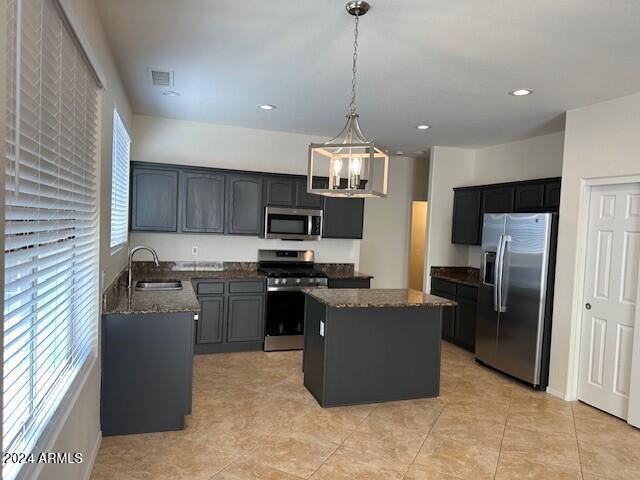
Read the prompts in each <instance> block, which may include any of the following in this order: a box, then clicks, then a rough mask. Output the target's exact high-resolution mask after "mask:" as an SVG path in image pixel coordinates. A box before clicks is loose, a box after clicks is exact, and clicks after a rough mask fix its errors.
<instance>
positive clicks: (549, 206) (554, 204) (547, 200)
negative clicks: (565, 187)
mask: <svg viewBox="0 0 640 480" xmlns="http://www.w3.org/2000/svg"><path fill="white" fill-rule="evenodd" d="M544 208H545V209H546V210H558V209H559V208H560V180H557V181H554V182H547V183H546V184H545V185H544Z"/></svg>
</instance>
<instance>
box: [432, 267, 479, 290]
mask: <svg viewBox="0 0 640 480" xmlns="http://www.w3.org/2000/svg"><path fill="white" fill-rule="evenodd" d="M431 278H439V279H441V280H446V281H448V282H453V283H459V284H462V285H467V286H470V287H477V286H478V285H479V283H480V269H478V268H473V267H431Z"/></svg>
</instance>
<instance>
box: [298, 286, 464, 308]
mask: <svg viewBox="0 0 640 480" xmlns="http://www.w3.org/2000/svg"><path fill="white" fill-rule="evenodd" d="M304 292H305V293H306V294H307V295H309V296H311V297H313V298H315V299H316V300H318V301H320V302H322V303H324V304H326V305H328V306H329V307H332V308H370V307H373V308H381V307H454V306H456V302H454V301H452V300H448V299H446V298H442V297H436V296H435V295H430V294H428V293H424V292H420V291H418V290H410V289H377V288H372V289H369V288H340V289H326V288H305V289H304Z"/></svg>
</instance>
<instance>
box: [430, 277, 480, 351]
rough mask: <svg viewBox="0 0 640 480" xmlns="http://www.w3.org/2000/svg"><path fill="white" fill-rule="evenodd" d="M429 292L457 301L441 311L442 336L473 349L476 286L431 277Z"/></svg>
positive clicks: (474, 339) (474, 341)
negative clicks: (454, 305) (453, 305)
mask: <svg viewBox="0 0 640 480" xmlns="http://www.w3.org/2000/svg"><path fill="white" fill-rule="evenodd" d="M431 293H432V294H433V295H437V296H439V297H443V298H448V299H449V300H454V301H456V302H457V303H458V306H457V307H449V308H444V309H443V311H442V338H443V339H445V340H447V341H449V342H451V343H455V344H456V345H458V346H460V347H462V348H464V349H466V350H469V351H470V352H473V351H475V344H476V315H477V308H478V288H477V287H472V286H469V285H462V284H456V283H454V282H449V281H446V280H442V279H439V278H432V279H431Z"/></svg>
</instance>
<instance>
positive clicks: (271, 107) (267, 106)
mask: <svg viewBox="0 0 640 480" xmlns="http://www.w3.org/2000/svg"><path fill="white" fill-rule="evenodd" d="M258 108H259V109H260V110H275V109H276V108H277V107H276V106H275V105H270V104H268V103H263V104H262V105H258Z"/></svg>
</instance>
